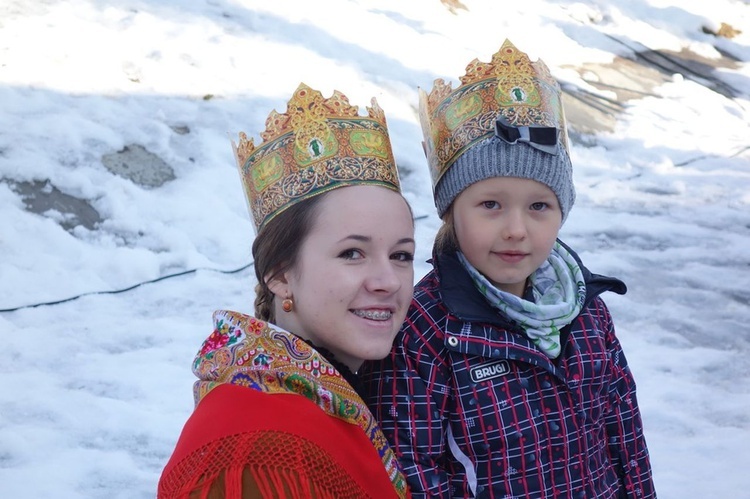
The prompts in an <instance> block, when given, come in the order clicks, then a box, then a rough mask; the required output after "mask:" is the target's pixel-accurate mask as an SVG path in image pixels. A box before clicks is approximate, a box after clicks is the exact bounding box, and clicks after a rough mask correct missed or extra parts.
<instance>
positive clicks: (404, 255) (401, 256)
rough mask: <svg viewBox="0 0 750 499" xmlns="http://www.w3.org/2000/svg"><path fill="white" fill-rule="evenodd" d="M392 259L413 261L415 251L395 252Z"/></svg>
mask: <svg viewBox="0 0 750 499" xmlns="http://www.w3.org/2000/svg"><path fill="white" fill-rule="evenodd" d="M391 260H398V261H399V262H413V261H414V253H411V252H409V251H399V252H398V253H395V254H394V255H393V256H391Z"/></svg>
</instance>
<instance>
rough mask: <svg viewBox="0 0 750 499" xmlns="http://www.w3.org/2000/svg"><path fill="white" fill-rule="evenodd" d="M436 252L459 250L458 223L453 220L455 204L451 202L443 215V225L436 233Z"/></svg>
mask: <svg viewBox="0 0 750 499" xmlns="http://www.w3.org/2000/svg"><path fill="white" fill-rule="evenodd" d="M434 249H435V252H436V253H437V254H441V253H452V252H454V251H458V250H459V246H458V237H457V236H456V224H455V222H454V220H453V204H451V205H450V206H449V207H448V209H447V210H446V211H445V214H444V215H443V225H441V226H440V228H439V229H438V231H437V234H436V235H435V248H434Z"/></svg>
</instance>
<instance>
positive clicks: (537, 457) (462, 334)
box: [363, 254, 656, 499]
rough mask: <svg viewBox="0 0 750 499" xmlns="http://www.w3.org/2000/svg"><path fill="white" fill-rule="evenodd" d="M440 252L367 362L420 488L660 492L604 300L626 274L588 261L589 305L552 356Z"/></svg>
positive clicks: (377, 409)
mask: <svg viewBox="0 0 750 499" xmlns="http://www.w3.org/2000/svg"><path fill="white" fill-rule="evenodd" d="M574 255H575V254H574ZM576 259H578V257H577V256H576ZM432 263H433V265H434V267H435V268H434V269H433V271H431V272H430V273H429V274H427V275H426V276H425V277H424V278H423V279H422V280H421V281H420V282H419V283H418V284H417V286H416V289H415V295H414V300H413V301H412V305H411V307H410V310H409V313H408V315H407V317H406V321H405V323H404V326H403V327H402V330H401V332H400V333H399V335H398V336H397V338H396V341H395V344H394V348H393V350H392V351H391V354H390V355H389V356H388V357H386V358H385V359H384V360H383V361H382V362H373V363H369V364H367V365H366V366H364V369H363V381H364V391H365V400H366V401H367V403H368V404H369V405H370V406H371V408H372V411H373V413H374V415H375V417H376V419H378V420H379V421H380V423H381V427H382V429H383V431H384V433H385V435H386V437H387V438H388V439H389V440H390V441H391V443H392V444H393V445H394V448H395V450H396V455H397V456H398V457H399V459H400V460H401V463H402V466H403V469H404V472H405V474H406V475H407V480H408V482H409V486H410V488H411V491H412V493H413V495H414V497H482V498H503V499H507V498H552V497H554V498H587V499H592V498H638V499H644V498H653V497H656V492H655V490H654V484H653V480H652V476H651V465H650V462H649V455H648V449H647V447H646V442H645V439H644V436H643V426H642V424H641V416H640V411H639V409H638V403H637V401H636V394H635V383H634V381H633V377H632V375H631V372H630V369H629V368H628V365H627V361H626V360H625V356H624V354H623V351H622V348H621V347H620V343H619V341H618V340H617V337H616V336H615V330H614V326H613V324H612V319H611V316H610V314H609V311H608V310H607V307H606V306H605V304H604V302H603V301H602V300H601V298H599V295H600V294H601V293H603V292H604V291H608V290H611V291H614V292H616V293H619V294H624V293H625V291H626V288H625V285H624V284H623V283H622V282H621V281H619V280H617V279H612V278H608V277H604V276H599V275H595V274H591V273H590V272H589V271H588V270H586V269H585V268H584V267H583V265H581V267H582V269H583V272H584V276H585V278H586V285H587V290H588V295H587V299H586V304H585V305H584V308H583V310H582V311H581V313H580V315H579V316H578V317H577V318H576V319H575V320H574V321H573V322H572V324H570V325H569V326H567V327H566V328H564V329H563V331H562V345H563V346H562V348H563V351H562V354H561V355H560V357H559V358H558V359H554V360H553V359H550V358H548V357H547V356H546V355H545V354H544V353H542V352H541V351H540V350H538V349H537V348H536V347H535V346H534V344H533V343H531V341H529V340H528V339H527V338H526V337H525V336H524V335H523V333H522V332H521V331H520V330H519V329H518V327H517V326H516V325H515V324H513V323H512V322H510V321H509V319H507V318H504V316H502V315H501V314H499V313H498V312H497V311H496V310H495V309H493V308H491V307H490V306H489V304H488V303H487V301H486V300H485V299H484V298H483V296H482V295H480V294H479V292H478V291H477V289H476V288H475V286H474V284H473V283H472V281H471V278H470V277H469V275H468V274H467V273H466V271H465V270H464V269H463V267H462V266H461V263H460V262H459V261H458V259H457V258H456V255H455V254H450V255H440V256H436V257H435V258H434V259H433V261H432ZM579 263H580V261H579Z"/></svg>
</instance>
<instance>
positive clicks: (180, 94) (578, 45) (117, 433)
mask: <svg viewBox="0 0 750 499" xmlns="http://www.w3.org/2000/svg"><path fill="white" fill-rule="evenodd" d="M448 4H451V2H450V1H447V0H446V4H443V3H441V2H439V1H437V0H409V1H408V2H404V1H398V0H378V1H375V0H350V1H345V0H329V1H318V2H310V1H304V0H285V1H283V2H262V1H254V0H204V1H196V2H180V1H176V0H152V1H143V0H140V1H139V0H122V1H119V2H104V1H96V0H69V1H58V0H47V1H44V2H25V1H22V0H6V1H4V2H2V4H0V337H1V338H2V341H3V347H4V348H3V355H2V357H0V373H1V374H2V384H3V389H2V390H0V497H3V498H6V497H7V498H11V497H34V498H37V497H61V498H70V499H78V498H128V499H131V498H142V497H144V498H145V497H153V496H154V495H155V488H156V483H157V481H158V478H159V475H160V472H161V469H162V467H163V466H164V464H165V463H166V460H167V459H168V457H169V455H170V454H171V451H172V449H173V446H174V444H175V442H176V439H177V436H178V434H179V432H180V430H181V428H182V424H183V423H184V421H185V420H186V418H187V417H188V415H189V414H190V411H191V409H192V404H193V402H192V394H191V386H192V382H193V376H192V374H191V372H190V366H191V361H192V358H193V356H194V354H195V352H196V351H197V349H198V348H199V346H200V343H201V342H202V340H203V339H204V338H205V337H206V336H207V335H208V334H209V333H210V328H211V312H212V311H213V310H214V309H220V308H229V309H234V310H238V311H244V312H252V303H253V299H254V295H253V287H254V284H255V282H254V273H253V269H252V267H247V265H248V264H249V263H250V245H251V243H252V237H253V229H252V225H251V223H250V218H249V216H248V213H247V209H246V204H245V199H244V195H243V192H242V188H241V186H240V183H239V180H238V175H237V171H236V167H235V165H234V160H233V157H232V151H231V147H230V139H231V138H234V137H236V136H237V133H238V132H239V131H243V130H244V131H246V132H247V133H248V134H249V135H251V136H254V137H258V135H259V132H260V131H261V130H262V129H263V126H264V122H265V118H266V116H267V115H268V113H269V112H270V111H271V110H272V109H277V110H279V111H282V112H283V111H284V110H285V108H286V101H287V99H288V98H289V96H290V95H291V93H292V91H293V90H294V89H295V88H296V87H297V85H298V84H299V83H300V82H305V83H306V84H308V85H310V86H311V87H313V88H315V89H318V90H320V91H321V92H322V93H323V94H324V95H325V96H329V95H330V94H331V93H332V92H333V90H334V89H338V90H340V91H342V92H343V93H345V94H346V95H347V96H348V97H349V100H350V102H351V103H352V104H355V105H358V106H360V108H361V109H362V110H363V111H362V112H364V106H365V105H369V102H370V98H371V97H373V96H375V97H376V98H377V99H378V103H379V104H380V106H381V107H382V108H383V109H384V110H385V112H386V115H387V117H388V122H389V129H390V133H391V138H392V142H393V147H394V151H395V154H396V157H397V160H398V162H399V166H400V168H401V170H402V181H403V183H404V188H405V191H406V196H407V197H408V199H409V201H410V202H411V203H412V206H413V208H414V211H415V214H416V215H417V216H418V217H419V219H418V222H417V241H418V247H417V253H418V255H417V263H416V266H415V273H416V276H417V277H421V276H422V275H423V274H424V273H425V272H427V270H428V265H427V264H426V263H425V260H426V259H427V258H428V257H429V253H430V249H431V243H432V238H433V236H434V234H435V231H436V230H437V228H438V226H439V220H438V219H437V217H436V215H435V213H434V207H433V204H432V199H431V192H430V187H429V186H430V180H429V174H428V172H427V167H426V162H425V160H424V155H423V153H422V147H421V140H422V135H421V130H420V127H419V123H418V119H417V116H416V109H417V106H418V96H417V89H418V88H419V87H421V88H424V89H426V90H428V91H429V89H430V88H432V82H433V80H434V79H435V78H443V79H445V80H446V81H452V82H454V86H455V85H457V84H458V77H459V76H460V75H463V72H464V68H465V66H466V64H468V62H470V61H471V60H472V59H474V58H479V59H480V60H483V61H489V59H490V57H491V56H492V54H493V53H494V52H496V51H497V49H498V48H499V47H500V45H501V44H502V42H503V40H504V39H505V38H509V39H510V40H511V41H513V42H514V44H515V45H516V46H518V47H519V48H520V49H521V50H524V51H526V52H528V53H529V54H530V55H531V56H532V57H533V58H536V57H541V58H542V59H543V60H544V61H545V62H546V63H547V64H548V65H549V66H550V69H551V70H552V72H553V74H555V75H556V76H557V77H558V78H559V79H560V80H561V82H563V83H564V84H565V85H566V88H570V87H571V86H573V87H577V88H582V89H586V90H588V91H593V92H595V93H597V94H598V95H603V96H606V97H608V98H615V97H616V89H613V90H610V91H604V90H597V87H596V86H595V85H594V84H595V83H597V82H596V78H597V76H596V74H594V73H592V72H588V73H587V72H585V71H578V70H576V68H581V67H582V66H583V65H584V64H608V63H612V62H614V61H616V58H617V57H631V58H632V57H633V51H634V50H648V49H650V50H662V51H669V52H670V53H680V52H681V51H682V50H690V51H691V52H692V53H694V54H697V55H699V56H701V57H703V58H705V59H706V60H708V61H719V60H720V59H721V56H722V53H723V54H729V55H731V56H732V57H733V58H734V59H735V60H736V61H733V63H732V64H722V65H721V66H720V67H719V68H717V69H716V71H715V72H714V77H715V78H716V79H718V80H719V81H720V82H721V83H720V84H718V86H717V83H716V82H715V81H712V80H706V79H703V80H702V79H700V78H696V77H694V76H691V74H690V72H689V71H679V72H675V73H674V74H669V75H666V76H665V77H664V82H663V83H659V84H658V85H655V86H654V87H653V88H651V89H649V91H648V92H644V93H643V95H642V96H641V98H637V99H630V100H628V101H627V102H626V103H625V105H624V109H623V111H622V112H621V113H619V114H618V115H617V120H616V122H615V123H614V128H613V129H612V130H602V131H600V132H599V133H597V134H596V135H595V136H589V137H586V138H585V140H574V141H573V142H572V159H573V165H574V175H575V182H576V186H577V190H578V199H577V202H576V205H575V207H574V208H573V210H572V212H571V214H570V217H569V219H568V221H567V222H566V224H565V226H564V227H563V230H562V233H561V237H562V238H563V240H565V241H566V242H567V243H569V244H571V245H572V246H573V247H574V248H575V249H576V250H577V251H578V252H579V253H580V255H581V256H582V258H583V259H584V261H585V262H586V264H587V266H588V267H589V268H590V269H592V270H593V271H595V272H598V273H603V274H609V275H615V276H617V277H620V278H622V279H623V280H624V281H625V282H626V283H627V284H628V286H629V292H628V294H627V295H625V296H623V297H620V296H617V295H614V294H608V295H606V296H605V299H606V301H607V303H608V304H609V305H610V307H611V309H612V311H613V314H614V318H615V324H616V327H617V329H618V334H619V337H620V339H621V341H622V343H623V346H624V348H625V352H626V355H627V357H628V360H629V362H630V364H631V366H632V368H633V371H634V374H635V376H636V381H637V383H638V394H639V400H640V405H641V409H642V412H643V418H644V424H645V429H646V437H647V440H648V443H649V448H650V451H651V456H652V464H653V468H654V473H655V482H656V486H657V490H658V491H659V494H660V497H662V498H667V499H670V498H685V497H727V498H729V497H732V498H735V497H737V498H739V497H749V496H748V494H749V493H748V490H750V476H749V475H748V474H747V472H746V468H747V465H748V463H750V451H749V450H748V449H750V416H748V408H749V407H750V388H748V387H749V386H750V385H748V383H747V379H748V376H749V375H750V360H749V359H750V356H749V355H748V354H750V326H748V324H750V292H749V291H748V284H749V283H750V250H749V249H748V248H749V247H750V126H749V125H748V123H750V62H749V61H750V5H749V4H748V3H747V1H740V0H716V1H713V2H705V1H700V0H681V1H676V0H638V1H633V0H617V1H610V0H607V1H605V0H591V1H585V2H584V1H566V0H562V1H551V0H547V1H543V0H528V1H526V2H523V3H519V4H506V3H501V2H483V1H480V0H463V5H464V6H465V7H466V8H465V9H464V8H461V7H458V8H456V9H455V10H454V12H451V10H450V9H448V8H447V5H448ZM722 22H723V23H727V24H729V25H731V26H732V27H734V28H736V29H738V30H740V31H741V33H739V34H737V36H735V37H734V38H722V37H716V36H713V35H711V34H709V33H705V32H704V29H703V28H708V29H710V30H714V31H717V30H718V29H719V28H720V27H721V23H722ZM725 59H726V58H725ZM714 89H715V90H714ZM728 89H729V90H728ZM730 90H731V91H730ZM256 142H257V139H256ZM134 144H138V145H140V146H142V147H144V148H145V149H146V150H147V151H149V152H150V153H152V154H154V155H156V156H158V157H159V158H161V159H162V160H163V161H164V162H165V163H166V164H167V165H168V166H169V167H171V170H172V172H173V175H174V180H171V181H168V182H165V183H164V184H163V185H161V186H160V187H145V186H142V185H139V184H138V183H137V182H134V181H132V180H130V179H127V178H123V177H122V176H119V175H116V174H113V173H112V172H111V171H109V170H108V169H107V168H105V167H104V165H103V162H102V158H103V157H104V156H106V155H109V154H113V153H116V152H118V151H120V150H122V149H123V148H124V147H126V146H132V145H134ZM34 182H39V183H40V185H43V184H44V183H45V182H48V185H46V187H43V188H42V190H41V192H42V193H44V192H46V193H47V194H49V193H50V192H51V191H52V190H53V187H54V189H57V190H59V191H60V192H61V193H63V194H65V195H68V196H72V197H74V198H78V199H80V200H84V201H86V202H87V203H89V204H90V206H91V207H92V208H93V209H95V210H96V212H98V214H99V216H100V217H101V221H100V222H98V223H97V224H95V225H94V226H92V228H87V227H86V226H84V225H80V224H79V225H77V226H75V225H76V224H75V223H72V225H74V227H73V228H70V229H69V230H66V228H64V226H63V225H64V224H65V223H66V221H67V222H71V220H72V221H73V222H74V215H73V214H71V213H69V212H66V211H65V210H64V209H62V208H61V207H60V206H57V207H55V206H52V207H50V208H49V209H46V210H43V212H42V213H41V214H37V213H34V212H32V211H29V210H26V209H24V203H25V202H28V200H25V199H24V198H23V196H21V194H19V190H18V186H19V185H27V183H34ZM72 217H73V218H72ZM234 270H237V272H231V271H234ZM173 274H180V275H177V276H175V277H168V278H165V279H161V280H159V278H161V277H166V276H171V275H173ZM149 281H155V282H149ZM139 283H145V284H143V285H140V286H138V284H139ZM126 288H132V289H129V290H127V291H123V292H118V290H123V289H126ZM78 295H83V296H82V297H80V298H77V299H73V300H68V301H63V302H62V303H57V304H49V305H46V304H44V303H46V302H55V301H61V300H66V299H68V298H74V297H76V296H78ZM37 304H42V305H39V306H35V305H37Z"/></svg>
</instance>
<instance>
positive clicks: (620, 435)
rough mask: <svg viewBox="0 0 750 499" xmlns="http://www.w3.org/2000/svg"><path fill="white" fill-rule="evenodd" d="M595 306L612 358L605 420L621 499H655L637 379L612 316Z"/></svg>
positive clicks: (604, 308) (605, 310)
mask: <svg viewBox="0 0 750 499" xmlns="http://www.w3.org/2000/svg"><path fill="white" fill-rule="evenodd" d="M595 306H596V307H601V312H602V314H601V316H603V317H604V321H605V324H604V331H605V335H606V337H605V340H606V342H607V349H608V354H609V357H610V359H611V371H610V383H609V399H610V409H609V411H608V413H607V415H606V417H605V421H606V431H607V437H608V442H609V452H610V456H612V461H613V464H614V466H615V469H617V470H618V473H619V475H620V487H621V489H620V497H627V498H630V499H635V498H638V499H649V498H655V497H656V491H655V489H654V483H653V476H652V471H651V462H650V459H649V453H648V447H647V446H646V439H645V436H644V434H643V423H642V420H641V412H640V409H639V408H638V400H637V398H636V389H635V388H636V387H635V380H634V379H633V374H632V372H631V371H630V367H629V366H628V362H627V360H626V358H625V354H624V352H623V350H622V346H621V345H620V341H619V340H618V339H617V336H616V335H615V328H614V324H613V322H612V316H611V315H610V313H609V311H608V310H607V307H606V305H605V304H604V302H603V301H602V300H601V299H597V301H596V303H595Z"/></svg>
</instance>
